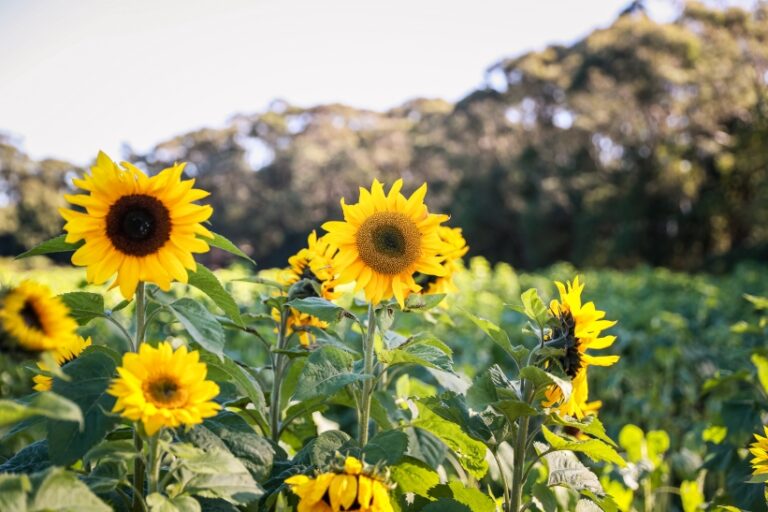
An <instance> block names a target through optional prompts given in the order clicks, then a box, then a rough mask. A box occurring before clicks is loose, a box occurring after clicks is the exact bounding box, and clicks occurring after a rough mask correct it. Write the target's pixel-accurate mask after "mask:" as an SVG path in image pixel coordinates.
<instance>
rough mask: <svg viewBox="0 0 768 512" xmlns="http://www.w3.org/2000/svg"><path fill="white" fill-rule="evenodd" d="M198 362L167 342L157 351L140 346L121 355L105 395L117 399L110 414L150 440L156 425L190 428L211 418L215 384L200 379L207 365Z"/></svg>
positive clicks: (196, 357)
mask: <svg viewBox="0 0 768 512" xmlns="http://www.w3.org/2000/svg"><path fill="white" fill-rule="evenodd" d="M199 359H200V354H199V353H198V352H197V351H196V350H193V351H191V352H188V351H187V347H183V346H182V347H180V348H178V349H176V350H175V351H174V350H173V348H172V347H171V344H170V343H168V342H163V343H160V344H159V345H158V346H157V348H154V347H152V346H150V345H149V344H147V343H143V344H142V345H141V347H140V348H139V352H138V354H137V353H126V354H125V355H123V364H122V366H120V367H119V368H118V369H117V372H118V374H119V377H118V378H116V379H114V380H113V381H112V384H111V386H110V387H109V390H108V391H107V392H108V393H109V394H110V395H112V396H115V397H117V401H116V402H115V406H114V408H113V409H112V411H113V412H119V413H120V414H121V415H122V416H123V417H125V418H128V419H130V420H133V421H141V422H142V423H143V424H144V429H145V430H146V432H147V434H148V435H150V436H151V435H154V434H155V432H157V431H158V430H160V428H162V427H178V426H179V425H196V424H198V423H202V421H203V419H204V418H209V417H211V416H215V415H216V412H217V411H218V410H219V409H221V406H220V405H219V404H217V403H216V402H214V401H213V399H214V398H215V397H216V395H218V394H219V386H218V385H217V384H216V383H215V382H213V381H210V380H206V379H205V377H206V375H207V373H208V367H207V366H206V365H205V363H202V362H200V360H199Z"/></svg>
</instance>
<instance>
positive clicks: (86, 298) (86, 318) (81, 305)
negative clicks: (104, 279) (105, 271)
mask: <svg viewBox="0 0 768 512" xmlns="http://www.w3.org/2000/svg"><path fill="white" fill-rule="evenodd" d="M59 297H60V298H61V300H62V301H63V302H64V304H66V305H67V307H68V308H69V314H70V316H71V317H72V318H74V319H75V321H76V322H77V323H78V324H79V325H85V324H87V323H88V322H90V321H91V320H93V319H94V318H97V317H101V316H104V297H102V296H101V295H100V294H98V293H89V292H70V293H64V294H62V295H59Z"/></svg>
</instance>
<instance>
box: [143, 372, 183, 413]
mask: <svg viewBox="0 0 768 512" xmlns="http://www.w3.org/2000/svg"><path fill="white" fill-rule="evenodd" d="M147 391H148V393H149V397H150V398H151V399H152V401H153V402H155V404H157V405H161V406H165V407H173V406H175V405H176V404H177V402H179V400H180V398H182V397H181V395H182V394H183V393H181V391H180V390H179V384H178V382H177V381H176V380H175V379H171V378H169V377H160V378H158V379H156V380H153V381H151V382H150V383H149V384H148V386H147Z"/></svg>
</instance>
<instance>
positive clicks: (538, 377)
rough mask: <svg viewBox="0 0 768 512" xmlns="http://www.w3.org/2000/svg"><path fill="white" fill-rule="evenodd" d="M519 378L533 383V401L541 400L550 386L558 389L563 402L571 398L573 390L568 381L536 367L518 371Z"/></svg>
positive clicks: (527, 367)
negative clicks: (534, 393) (534, 392)
mask: <svg viewBox="0 0 768 512" xmlns="http://www.w3.org/2000/svg"><path fill="white" fill-rule="evenodd" d="M520 378H521V379H526V380H529V381H530V382H532V383H533V387H534V389H535V390H536V395H535V398H534V401H538V400H541V399H543V398H544V396H545V395H544V394H545V392H546V391H547V389H548V388H549V387H550V386H552V385H554V386H557V387H558V388H560V391H561V392H562V394H563V401H567V400H568V398H569V397H570V396H571V391H572V390H573V385H572V384H571V382H570V381H568V380H566V379H561V378H560V377H557V376H556V375H553V374H551V373H549V372H547V371H544V370H542V369H541V368H538V367H536V366H526V367H525V368H523V369H522V370H520Z"/></svg>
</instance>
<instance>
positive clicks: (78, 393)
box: [48, 349, 117, 466]
mask: <svg viewBox="0 0 768 512" xmlns="http://www.w3.org/2000/svg"><path fill="white" fill-rule="evenodd" d="M115 366H116V365H115V362H114V360H113V359H112V358H111V357H109V356H108V355H106V354H104V353H103V352H100V351H91V350H89V349H86V350H85V351H84V352H83V353H82V354H81V355H80V356H79V357H78V358H77V359H75V360H74V361H72V362H70V363H69V364H67V365H66V366H64V367H63V370H64V373H66V374H67V375H68V376H69V378H70V380H68V381H64V380H61V379H54V381H53V391H54V392H55V393H57V394H59V395H61V396H63V397H64V398H68V399H69V400H71V401H73V402H75V403H76V404H77V405H78V406H79V407H80V409H81V410H82V413H83V418H84V421H85V426H84V428H83V429H82V430H81V429H80V425H79V424H78V423H77V422H74V421H60V420H50V421H49V422H48V441H49V443H50V445H49V450H50V454H51V460H52V461H53V462H54V463H55V464H59V465H62V466H66V465H69V464H71V463H73V462H74V461H76V460H77V459H79V458H80V457H82V456H83V455H85V454H86V452H88V450H90V449H91V447H93V446H95V445H96V444H97V443H98V442H99V441H101V440H102V439H104V436H105V435H106V434H107V432H108V431H109V430H111V428H112V426H113V425H114V424H115V422H116V421H117V420H116V419H115V418H113V417H110V416H108V415H107V413H108V412H109V411H111V410H112V405H113V404H114V402H115V399H114V397H112V396H110V395H108V394H107V388H108V386H109V383H110V381H111V380H112V377H113V376H114V374H115Z"/></svg>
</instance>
